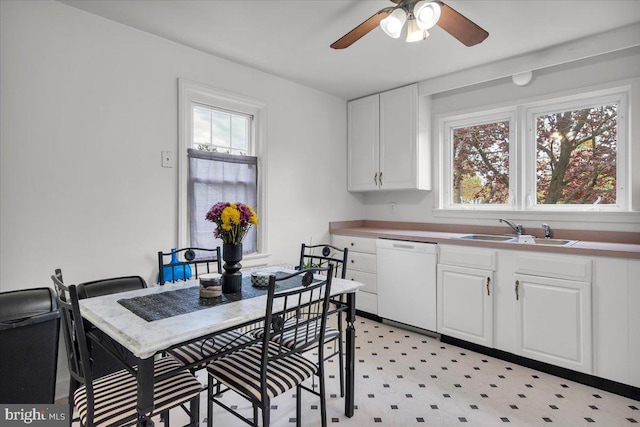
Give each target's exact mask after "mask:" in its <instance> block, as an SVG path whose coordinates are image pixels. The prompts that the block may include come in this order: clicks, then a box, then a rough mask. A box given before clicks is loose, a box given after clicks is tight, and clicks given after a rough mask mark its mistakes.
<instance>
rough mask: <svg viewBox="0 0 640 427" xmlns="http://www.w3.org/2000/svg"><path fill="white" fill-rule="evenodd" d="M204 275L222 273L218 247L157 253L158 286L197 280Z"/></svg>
mask: <svg viewBox="0 0 640 427" xmlns="http://www.w3.org/2000/svg"><path fill="white" fill-rule="evenodd" d="M192 266H193V268H192ZM206 273H222V258H221V257H220V247H217V248H214V249H204V248H182V249H171V251H170V252H162V251H160V252H158V283H159V284H160V285H164V284H165V283H166V282H175V281H178V280H187V279H190V278H197V277H198V276H199V275H201V274H206Z"/></svg>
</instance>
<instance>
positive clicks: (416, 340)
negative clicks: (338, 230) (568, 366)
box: [156, 317, 640, 427]
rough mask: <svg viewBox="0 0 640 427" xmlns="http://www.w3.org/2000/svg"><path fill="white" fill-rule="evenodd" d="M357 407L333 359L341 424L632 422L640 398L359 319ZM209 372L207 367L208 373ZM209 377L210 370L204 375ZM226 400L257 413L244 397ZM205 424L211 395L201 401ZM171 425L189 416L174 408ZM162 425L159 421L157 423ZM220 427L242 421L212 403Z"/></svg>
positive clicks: (275, 411) (310, 399)
mask: <svg viewBox="0 0 640 427" xmlns="http://www.w3.org/2000/svg"><path fill="white" fill-rule="evenodd" d="M356 346H357V353H356V405H357V408H356V411H355V415H354V416H353V417H352V418H347V417H346V416H345V415H344V400H343V399H342V398H340V395H339V384H338V383H339V382H338V377H337V370H338V363H337V360H336V361H335V362H332V363H328V364H327V371H328V372H327V373H328V375H329V376H330V377H332V378H328V380H327V390H328V393H329V396H328V399H327V403H328V411H327V412H328V413H327V415H328V420H329V424H330V425H336V426H358V427H360V426H378V425H379V426H410V425H416V426H439V427H440V426H442V427H446V426H466V425H468V426H487V427H490V426H499V425H511V426H518V427H528V426H548V425H551V426H554V425H555V426H562V427H579V426H595V425H597V426H606V427H617V426H630V425H635V424H637V423H639V422H640V402H638V401H635V400H632V399H628V398H624V397H621V396H618V395H615V394H611V393H608V392H605V391H602V390H598V389H595V388H592V387H588V386H584V385H582V384H578V383H575V382H572V381H569V380H565V379H563V378H558V377H555V376H552V375H548V374H545V373H542V372H538V371H535V370H533V369H529V368H524V367H521V366H519V365H515V364H512V363H508V362H504V361H502V360H499V359H494V358H492V357H488V356H485V355H482V354H479V353H474V352H472V351H468V350H465V349H462V348H459V347H455V346H452V345H449V344H443V343H441V342H440V341H439V340H438V339H436V338H432V337H428V336H425V335H422V334H419V333H415V332H411V331H407V330H404V329H401V328H398V327H396V326H391V325H387V324H381V323H378V322H375V321H372V320H369V319H365V318H361V317H358V319H357V321H356ZM202 374H204V373H202ZM202 380H203V381H206V376H204V375H203V376H202ZM227 394H228V396H227V397H225V399H226V401H227V402H228V404H231V405H238V408H239V409H240V410H241V411H243V413H245V415H246V416H248V417H251V416H252V415H251V414H252V412H251V407H250V406H249V405H248V404H247V403H246V401H245V400H243V399H241V398H239V397H237V396H233V395H232V394H231V393H227ZM318 404H319V401H318V400H317V398H316V397H315V396H313V395H310V394H308V393H306V394H305V395H304V396H303V415H302V425H303V426H319V425H320V413H319V410H318ZM201 405H202V406H201V419H202V420H203V422H202V425H206V423H205V417H206V406H205V405H206V401H205V393H203V397H202V404H201ZM272 405H273V406H272V411H271V412H272V415H271V418H272V425H273V426H291V425H295V416H296V414H295V399H294V394H293V392H289V393H287V394H285V395H282V396H279V397H278V398H276V399H274V400H273V402H272ZM171 421H172V422H171V425H182V424H183V423H184V422H186V417H185V416H184V415H182V413H181V411H179V410H174V411H172V420H171ZM156 425H160V424H159V423H156ZM213 425H214V426H216V427H232V426H241V425H244V424H243V423H242V422H241V421H239V420H238V419H236V418H234V417H233V416H232V415H230V414H228V413H226V412H225V411H224V410H223V409H221V408H219V407H217V406H215V405H214V423H213Z"/></svg>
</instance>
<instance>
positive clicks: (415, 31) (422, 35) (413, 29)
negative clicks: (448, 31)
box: [406, 17, 429, 43]
mask: <svg viewBox="0 0 640 427" xmlns="http://www.w3.org/2000/svg"><path fill="white" fill-rule="evenodd" d="M427 37H429V33H428V32H427V30H423V29H422V28H420V27H419V26H418V23H417V22H416V20H415V19H414V18H411V17H410V18H409V22H408V23H407V40H406V41H407V43H411V42H419V41H421V40H424V39H426V38H427Z"/></svg>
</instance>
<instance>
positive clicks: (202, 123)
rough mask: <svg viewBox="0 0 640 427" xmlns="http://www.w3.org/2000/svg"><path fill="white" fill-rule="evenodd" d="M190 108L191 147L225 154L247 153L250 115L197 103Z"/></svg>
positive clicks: (249, 138)
mask: <svg viewBox="0 0 640 427" xmlns="http://www.w3.org/2000/svg"><path fill="white" fill-rule="evenodd" d="M192 108H193V140H192V143H191V146H192V148H195V149H197V150H201V151H213V152H220V153H227V154H237V155H246V154H248V150H249V143H250V140H251V136H250V132H251V119H252V117H251V116H247V115H244V114H239V113H238V112H230V111H222V110H219V109H216V108H213V107H211V106H206V105H201V104H198V103H193V104H192Z"/></svg>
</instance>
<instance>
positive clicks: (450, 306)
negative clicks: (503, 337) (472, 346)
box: [437, 264, 493, 347]
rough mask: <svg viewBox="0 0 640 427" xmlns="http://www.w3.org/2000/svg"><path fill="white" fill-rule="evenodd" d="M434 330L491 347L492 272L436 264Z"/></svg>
mask: <svg viewBox="0 0 640 427" xmlns="http://www.w3.org/2000/svg"><path fill="white" fill-rule="evenodd" d="M437 277H438V279H437V284H438V290H437V294H438V332H439V333H441V334H443V335H449V336H451V337H455V338H459V339H462V340H465V341H469V342H472V343H476V344H480V345H483V346H486V347H492V346H493V272H492V271H487V270H477V269H475V268H465V267H457V266H451V265H443V264H438V274H437Z"/></svg>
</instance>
